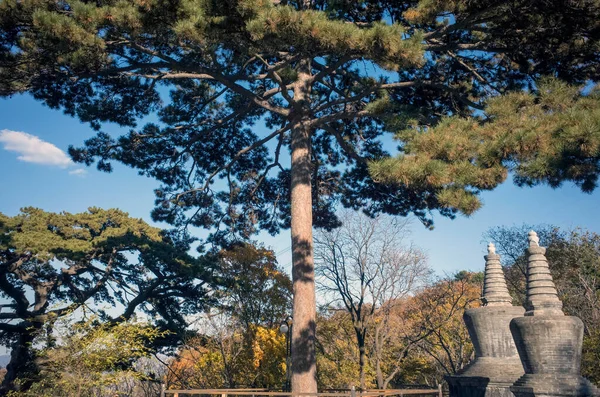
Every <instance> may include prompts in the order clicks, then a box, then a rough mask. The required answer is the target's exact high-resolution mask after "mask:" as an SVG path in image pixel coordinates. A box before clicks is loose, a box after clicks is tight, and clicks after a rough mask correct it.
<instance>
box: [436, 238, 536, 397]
mask: <svg viewBox="0 0 600 397" xmlns="http://www.w3.org/2000/svg"><path fill="white" fill-rule="evenodd" d="M485 261H486V262H485V277H484V282H483V283H484V284H483V296H482V302H483V306H482V307H478V308H475V309H468V310H466V311H465V314H464V320H465V324H466V325H467V328H468V330H469V335H470V336H471V340H472V341H473V345H474V347H475V360H473V361H472V362H471V363H470V364H469V366H467V367H466V368H465V369H464V370H463V371H461V372H460V373H459V374H458V375H455V376H448V377H446V380H447V382H448V385H449V387H450V396H451V397H513V394H512V392H511V391H510V387H511V386H512V384H513V383H514V382H515V381H516V380H517V379H518V378H519V377H520V376H521V375H523V366H522V365H521V361H520V360H519V355H518V353H517V349H516V347H515V344H514V342H513V337H512V334H511V332H510V327H509V324H510V322H511V320H512V319H513V318H515V317H521V316H523V312H524V311H525V309H524V308H522V307H520V306H513V305H512V298H511V296H510V294H509V293H508V288H507V287H506V280H505V278H504V272H503V271H502V266H501V265H500V255H498V254H496V248H495V247H494V244H492V243H490V244H489V245H488V254H487V255H486V256H485Z"/></svg>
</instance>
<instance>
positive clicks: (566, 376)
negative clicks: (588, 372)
mask: <svg viewBox="0 0 600 397" xmlns="http://www.w3.org/2000/svg"><path fill="white" fill-rule="evenodd" d="M528 240H529V248H528V249H527V253H528V255H529V260H528V263H527V299H526V303H525V308H526V310H527V311H526V312H525V316H524V317H519V318H515V319H514V320H512V322H511V323H510V328H511V331H512V334H513V337H514V340H515V344H516V346H517V350H518V352H519V356H520V358H521V362H522V363H523V368H524V370H525V374H524V375H523V376H522V377H520V378H519V379H518V380H517V381H516V382H515V384H514V385H513V386H512V387H511V390H512V392H513V393H514V394H515V396H516V397H534V396H535V397H555V396H556V397H558V396H563V397H564V396H600V392H599V391H598V389H597V388H596V387H595V386H593V385H592V384H591V383H590V382H589V381H588V380H587V379H585V378H583V377H582V376H581V372H580V368H581V345H582V342H583V322H582V321H581V320H580V319H579V318H578V317H573V316H565V314H564V313H563V311H562V302H561V301H560V299H559V298H558V294H557V291H556V287H555V285H554V282H553V280H552V275H551V274H550V270H549V268H548V261H547V260H546V256H545V253H546V249H545V248H543V247H540V246H539V238H538V236H537V234H536V233H535V232H534V231H531V232H529V237H528Z"/></svg>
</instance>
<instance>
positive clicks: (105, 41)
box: [0, 0, 600, 392]
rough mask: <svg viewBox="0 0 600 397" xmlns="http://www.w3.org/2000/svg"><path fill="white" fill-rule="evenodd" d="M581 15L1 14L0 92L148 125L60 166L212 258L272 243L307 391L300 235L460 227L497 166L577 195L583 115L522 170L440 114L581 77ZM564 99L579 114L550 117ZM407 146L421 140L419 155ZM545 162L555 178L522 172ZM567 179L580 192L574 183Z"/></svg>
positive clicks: (143, 8) (141, 6) (498, 11)
mask: <svg viewBox="0 0 600 397" xmlns="http://www.w3.org/2000/svg"><path fill="white" fill-rule="evenodd" d="M599 15H600V12H599V6H598V3H597V1H594V0H581V1H577V2H573V1H564V0H563V1H561V0H555V1H549V2H548V1H547V2H537V1H536V2H531V1H529V0H511V1H503V2H499V1H477V2H473V1H466V0H456V1H450V0H448V1H432V0H420V1H417V0H413V1H407V2H397V1H391V0H384V1H374V0H364V1H356V2H341V1H325V0H302V1H287V0H283V1H279V0H273V1H269V0H225V1H211V0H176V1H170V2H166V1H164V0H94V1H89V0H66V1H55V0H2V1H1V2H0V95H12V94H14V93H19V92H30V93H32V94H33V95H34V97H36V98H38V99H39V100H42V101H44V103H46V104H47V105H48V106H50V107H52V108H60V109H63V110H64V111H65V112H66V113H67V114H69V115H72V116H75V117H78V118H79V119H80V120H82V121H85V122H90V123H91V125H92V126H93V127H94V128H97V129H100V128H101V126H102V124H103V123H104V122H109V121H110V122H116V123H118V124H120V125H123V126H132V127H133V126H135V125H136V122H137V121H138V120H139V119H140V118H141V117H142V116H144V115H147V114H149V113H152V112H158V116H159V122H158V123H151V124H147V125H145V126H143V127H141V128H139V129H137V130H134V131H131V132H130V133H128V134H125V135H123V136H121V137H118V138H114V137H111V136H109V135H108V134H106V133H102V132H100V133H98V135H97V136H96V137H94V138H92V139H90V140H88V141H87V143H86V146H85V148H80V149H74V148H73V149H71V151H70V152H71V155H72V157H73V158H74V159H75V160H76V161H80V162H85V163H87V164H91V163H93V162H94V161H97V164H98V167H99V168H100V169H102V170H105V171H110V170H111V165H110V162H111V161H119V162H122V163H124V164H127V165H129V166H132V167H134V168H136V169H138V170H139V171H140V172H141V173H142V174H146V175H149V176H151V177H155V178H157V179H158V180H160V181H161V182H162V184H163V186H162V187H161V188H160V189H157V191H156V195H157V200H156V208H155V210H154V211H153V217H154V219H156V220H164V221H167V222H170V223H172V224H173V225H175V226H177V227H181V228H183V227H186V226H202V227H209V228H213V230H214V231H215V233H214V234H213V236H212V240H213V241H215V242H221V241H222V240H224V239H227V238H231V235H232V234H233V235H238V236H239V235H242V236H246V235H248V234H250V233H252V232H254V231H255V230H257V229H266V230H268V231H269V232H272V233H275V232H277V231H278V230H279V229H280V228H281V227H291V238H292V258H293V259H292V260H293V281H294V302H293V315H294V324H295V326H294V335H293V343H294V348H293V350H292V351H293V355H294V357H293V360H292V361H293V365H294V368H293V381H292V384H293V389H294V390H295V391H297V392H300V391H302V392H314V391H316V380H315V316H316V310H315V292H314V265H313V250H312V226H313V225H314V226H319V227H320V226H323V227H333V226H336V225H337V219H336V218H335V216H334V215H333V213H332V212H333V208H334V204H335V203H338V202H342V203H343V204H344V205H346V206H351V207H354V208H355V209H359V208H361V209H364V210H366V211H368V212H370V213H376V212H382V211H383V212H387V213H390V214H396V215H407V214H409V213H414V214H415V215H416V216H417V217H419V218H420V219H421V220H423V222H425V223H426V224H428V225H430V224H431V219H430V217H429V216H430V213H431V211H433V210H439V211H440V213H441V214H443V215H446V216H454V215H455V214H456V213H457V212H459V211H461V212H464V213H471V212H472V211H474V210H475V209H476V208H477V207H478V205H479V203H478V200H477V193H478V192H479V191H481V190H487V189H492V188H493V187H495V186H496V185H497V184H498V183H500V182H502V181H503V180H504V178H505V177H506V164H512V161H510V160H516V161H525V164H526V165H528V164H529V165H531V164H533V166H531V167H528V166H525V167H524V172H523V175H524V176H525V177H526V178H532V181H534V182H535V181H537V180H542V181H543V180H549V181H550V182H551V183H552V184H557V183H559V182H560V180H563V179H573V180H576V181H578V182H579V181H582V183H581V184H582V186H583V187H584V189H586V190H587V189H590V188H591V187H593V186H592V184H590V183H589V182H588V180H589V179H590V178H593V175H594V173H596V172H597V170H596V169H597V165H596V164H597V157H598V154H597V151H594V150H597V149H596V147H597V144H596V143H597V141H598V139H597V129H596V135H592V134H591V133H590V132H592V130H593V128H591V127H590V126H593V125H594V124H593V123H594V122H595V121H596V120H597V118H596V116H597V112H595V113H594V114H593V115H592V116H589V117H588V118H587V119H586V120H589V122H586V123H585V125H581V123H580V120H577V119H575V118H572V119H569V120H568V122H566V124H565V123H562V124H561V125H563V126H565V127H564V128H562V129H560V130H559V131H556V134H554V135H553V134H549V135H550V138H558V139H557V140H558V141H564V140H565V139H566V138H567V137H568V138H569V139H570V138H573V139H571V141H574V142H575V143H574V144H571V145H570V146H567V147H565V150H562V149H560V148H563V146H561V145H558V144H557V145H550V144H549V145H547V146H548V147H553V148H555V149H553V150H547V151H543V153H544V155H543V156H540V157H539V161H538V160H531V157H527V156H525V155H529V156H531V155H532V154H534V153H535V150H542V149H544V148H541V147H540V145H538V146H536V145H530V148H529V150H518V153H517V154H518V155H520V156H521V157H519V156H517V155H515V154H514V153H513V151H512V149H514V148H512V147H509V148H508V149H511V150H510V151H508V152H503V151H500V150H498V151H497V152H493V153H488V152H486V151H483V150H482V149H481V150H480V149H478V148H479V147H480V146H479V145H478V143H480V142H481V141H482V140H483V141H485V142H487V140H486V139H481V138H482V137H480V136H475V137H472V136H471V135H469V134H468V132H469V131H470V130H469V129H466V128H462V130H461V131H460V132H457V131H456V130H457V128H455V127H456V125H457V124H456V123H458V124H460V125H469V126H471V125H473V124H474V122H473V121H472V120H470V119H469V120H466V121H464V120H462V119H459V120H458V121H457V120H455V119H450V121H449V120H448V119H446V117H447V116H450V115H453V116H455V117H471V116H473V115H474V114H479V113H482V114H484V115H485V110H486V101H487V99H488V98H493V97H498V96H500V98H502V95H503V94H507V93H510V92H512V91H516V92H520V91H521V90H523V89H529V90H531V91H532V93H531V94H530V95H524V94H513V95H524V96H525V97H528V98H534V97H535V98H537V97H538V96H539V92H537V91H536V89H538V88H540V87H542V85H537V84H536V83H535V81H536V80H537V79H538V78H540V77H541V76H544V75H552V76H556V77H558V78H559V79H561V80H562V81H565V82H568V83H573V84H583V83H585V82H587V81H589V80H592V81H597V80H598V72H599V70H598V62H597V53H598V43H599V40H598V38H599V36H600V29H599V28H598V24H599V23H600V22H599V21H600V18H599ZM382 21H383V22H382ZM162 87H168V89H169V90H170V100H167V101H163V97H164V95H163V96H162V97H161V93H165V90H163V89H162ZM560 87H563V86H560ZM568 89H569V90H571V91H572V90H573V89H572V88H568ZM508 95H511V94H508ZM552 95H554V94H552ZM552 95H550V97H552ZM511 98H512V97H511ZM581 101H583V102H585V104H586V105H585V106H586V107H589V106H591V105H589V104H590V103H591V104H592V105H593V104H594V103H595V101H597V99H596V96H594V95H592V96H589V97H586V98H585V99H581V98H579V97H577V98H575V99H574V100H573V101H570V102H569V103H568V104H569V105H573V106H577V104H579V103H581ZM525 102H527V101H525ZM535 102H536V100H534V99H529V100H528V102H527V103H529V104H530V105H531V106H526V107H525V108H526V109H531V108H532V107H533V108H534V109H537V108H536V107H535ZM545 109H546V108H545V107H542V108H541V110H542V111H544V110H545ZM558 109H562V108H561V107H560V106H558ZM501 110H502V111H500V112H496V113H494V116H493V117H489V118H488V119H489V120H490V121H491V120H497V122H494V123H487V124H490V125H496V126H498V125H499V124H498V123H500V121H501V120H500V119H501V118H502V117H504V116H507V117H508V119H511V120H514V119H518V117H516V118H515V117H514V116H515V114H517V115H518V112H519V110H520V108H519V109H513V110H512V111H506V108H505V107H502V109H501ZM476 111H479V113H476ZM482 111H483V112H482ZM491 111H493V109H492V110H491ZM555 113H556V107H551V108H550V109H549V110H548V113H545V115H546V114H550V115H551V114H555ZM560 113H561V114H562V111H561V112H560ZM488 119H485V118H484V119H482V120H479V119H475V120H476V122H475V124H477V125H478V124H479V123H483V124H485V122H486V121H488ZM546 119H547V118H545V120H546ZM529 120H536V119H535V117H531V118H529ZM257 123H260V124H264V125H265V126H266V127H267V129H268V131H267V132H264V133H263V132H262V131H263V129H255V128H253V127H254V126H255V125H257ZM461 123H462V124H461ZM571 124H574V128H573V129H572V130H571V129H569V128H566V126H570V125H571ZM436 126H439V128H434V127H436ZM527 126H531V127H532V128H533V130H531V131H530V130H527V131H529V134H528V135H527V137H529V138H530V139H529V140H527V141H526V142H525V143H527V142H530V141H531V139H533V141H534V142H537V141H536V140H535V139H534V138H532V137H535V135H536V134H537V130H538V128H540V126H538V125H536V124H535V122H532V123H529V124H527ZM407 127H412V128H410V129H409V132H410V133H405V132H403V133H401V134H399V135H398V137H399V138H400V140H401V141H400V143H399V145H400V150H401V151H402V152H403V156H402V157H401V158H400V159H393V160H390V159H388V158H389V156H390V153H388V152H386V151H385V150H384V148H383V143H382V140H381V136H382V134H383V133H384V132H386V131H394V132H395V131H405V130H406V128H407ZM458 129H459V130H460V128H458ZM430 131H431V133H429V132H430ZM475 131H477V132H479V131H482V130H480V129H476V130H475ZM582 131H587V132H588V133H590V137H591V138H590V139H589V141H587V140H586V139H587V136H588V135H587V134H586V133H581V132H582ZM421 132H427V133H425V134H421ZM434 132H435V133H434ZM455 132H456V133H455ZM544 134H545V135H548V134H546V133H544ZM422 135H423V136H432V137H435V138H434V143H435V142H438V141H440V143H439V144H434V145H423V144H421V143H422V141H423V139H421V136H422ZM455 135H456V136H457V137H463V139H462V140H458V139H454V136H455ZM499 136H501V134H499ZM465 137H466V138H465ZM442 138H447V139H442ZM563 138H564V139H563ZM582 139H583V143H584V144H582V145H578V143H579V142H580V141H582ZM412 140H415V141H416V143H414V144H411V141H412ZM446 141H447V142H448V143H442V142H446ZM463 141H464V142H463ZM493 141H494V142H500V143H502V140H501V139H494V140H493ZM540 141H542V142H545V140H540ZM509 142H510V143H511V144H512V143H515V142H514V140H509ZM519 142H520V141H519V140H517V142H516V143H519ZM588 142H589V144H588ZM483 147H488V146H486V145H483ZM502 147H503V146H502V145H499V148H502ZM284 148H286V150H289V152H290V160H289V162H288V161H287V160H288V156H287V153H286V152H285V151H284ZM492 148H496V146H494V145H492ZM421 150H422V151H423V152H424V153H423V156H420V154H421V153H420V151H421ZM482 152H483V153H482ZM269 153H271V154H269ZM484 155H485V156H484ZM511 156H512V157H511ZM555 156H558V160H557V161H554V160H553V159H555ZM506 157H508V158H509V160H506V159H505V158H506ZM386 159H387V160H386ZM545 159H547V160H548V161H547V163H548V165H549V166H552V167H553V168H552V169H553V170H556V172H550V171H548V170H543V171H544V172H539V171H540V170H539V169H538V168H536V167H535V165H539V164H540V162H543V161H544V160H545ZM376 160H385V161H383V162H376V163H374V164H371V163H372V162H373V161H376ZM573 162H575V163H576V165H577V167H575V168H571V167H570V165H571V163H573ZM288 163H289V164H288ZM370 164H371V165H370ZM369 165H370V168H371V170H370V171H371V173H372V174H373V175H374V178H375V179H373V178H371V176H370V174H369ZM585 167H588V168H587V169H589V172H588V173H587V174H589V175H591V177H587V176H585V175H583V176H582V175H581V174H580V171H581V170H582V169H584V168H585ZM563 169H566V170H569V171H568V172H562V170H563ZM570 170H573V172H571V171H570ZM576 171H577V172H576ZM407 174H408V175H407ZM218 179H220V180H221V181H220V182H219V183H214V182H215V180H218ZM524 180H526V181H529V179H524ZM376 181H378V182H384V181H385V182H389V184H382V183H377V182H376ZM313 215H314V216H313Z"/></svg>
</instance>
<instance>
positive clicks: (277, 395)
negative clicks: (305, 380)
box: [161, 385, 443, 397]
mask: <svg viewBox="0 0 600 397" xmlns="http://www.w3.org/2000/svg"><path fill="white" fill-rule="evenodd" d="M415 395H418V396H436V397H443V394H442V385H438V388H437V389H385V390H381V389H373V390H364V391H359V390H355V389H350V390H344V391H335V392H324V393H292V392H281V391H269V390H267V389H190V390H166V389H164V386H163V390H162V391H161V397H167V396H168V397H171V396H172V397H184V396H185V397H188V396H220V397H236V396H240V397H242V396H243V397H245V396H248V397H393V396H399V397H404V396H415Z"/></svg>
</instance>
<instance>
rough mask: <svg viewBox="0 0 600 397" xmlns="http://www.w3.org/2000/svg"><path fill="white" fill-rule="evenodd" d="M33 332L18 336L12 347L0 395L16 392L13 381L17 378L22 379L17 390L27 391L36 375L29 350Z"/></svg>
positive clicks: (35, 367)
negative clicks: (10, 391)
mask: <svg viewBox="0 0 600 397" xmlns="http://www.w3.org/2000/svg"><path fill="white" fill-rule="evenodd" d="M39 328H40V327H39V326H38V327H35V328H34V330H37V329H39ZM34 330H31V331H25V332H23V333H21V334H19V335H18V336H17V338H16V340H15V342H14V344H13V345H12V351H11V352H10V362H9V363H8V365H7V366H6V374H5V375H4V380H3V381H2V386H1V387H0V395H5V393H7V392H8V391H9V390H17V387H16V386H17V385H15V381H16V380H17V378H18V377H22V379H20V383H19V387H18V390H27V389H28V388H29V386H31V383H32V382H33V377H34V376H35V375H36V374H37V366H36V365H35V363H34V361H33V360H34V356H33V352H32V350H31V344H32V343H33V339H34V332H35V331H34Z"/></svg>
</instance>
